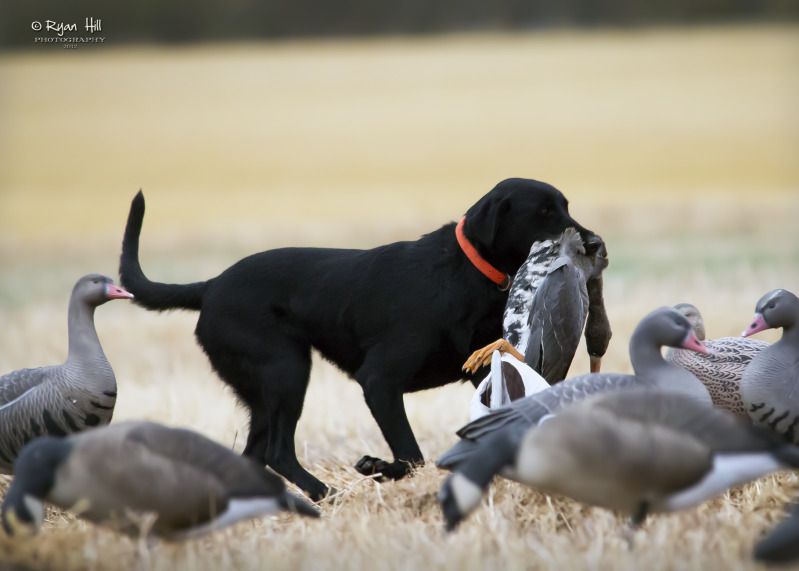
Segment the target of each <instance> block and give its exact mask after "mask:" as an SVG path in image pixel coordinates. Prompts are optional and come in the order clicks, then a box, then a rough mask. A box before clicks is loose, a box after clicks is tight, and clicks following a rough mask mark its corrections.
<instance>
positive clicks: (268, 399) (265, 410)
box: [248, 347, 328, 500]
mask: <svg viewBox="0 0 799 571" xmlns="http://www.w3.org/2000/svg"><path fill="white" fill-rule="evenodd" d="M278 358H279V359H280V360H271V361H270V362H269V364H268V365H262V366H261V367H259V373H258V377H259V379H260V381H261V403H260V406H257V407H253V410H252V415H253V416H252V420H253V422H252V427H253V428H257V429H261V430H260V432H258V433H257V434H256V435H255V436H254V440H253V442H252V443H250V442H249V441H248V446H251V450H252V452H253V453H258V452H260V453H262V456H261V458H262V460H263V462H264V463H265V464H267V465H268V466H269V467H270V468H272V469H273V470H275V471H276V472H277V473H278V474H280V475H282V476H283V477H285V478H287V479H288V480H290V481H291V482H294V483H295V484H297V486H299V487H300V488H301V489H302V490H303V491H305V492H306V493H307V494H308V496H309V497H310V498H311V499H313V500H320V499H322V498H324V497H325V496H326V495H327V493H328V488H327V486H325V485H324V484H323V483H322V482H320V481H319V480H318V479H317V478H315V477H314V476H313V475H312V474H310V473H309V472H308V471H307V470H305V468H303V467H302V466H301V465H300V462H299V460H298V459H297V453H296V450H295V447H294V435H295V431H296V429H297V422H298V421H299V419H300V415H301V414H302V405H303V401H304V399H305V390H306V389H307V388H308V376H309V374H310V371H311V355H310V348H309V347H304V348H301V349H300V348H295V350H293V351H281V353H280V357H278ZM264 424H265V425H266V426H265V427H263V425H264ZM262 427H263V428H262Z"/></svg>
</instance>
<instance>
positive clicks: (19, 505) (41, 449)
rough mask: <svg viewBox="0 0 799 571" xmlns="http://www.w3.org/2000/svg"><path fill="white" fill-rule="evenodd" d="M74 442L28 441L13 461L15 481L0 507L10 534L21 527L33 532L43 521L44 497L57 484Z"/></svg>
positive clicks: (44, 438)
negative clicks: (57, 471)
mask: <svg viewBox="0 0 799 571" xmlns="http://www.w3.org/2000/svg"><path fill="white" fill-rule="evenodd" d="M71 448H72V445H71V444H70V443H69V442H68V441H67V440H65V439H63V438H55V437H52V436H43V437H41V438H37V439H36V440H33V441H32V442H30V443H29V444H27V445H26V446H25V447H24V448H23V449H22V451H21V452H20V454H19V456H18V457H17V459H16V461H15V462H14V480H13V481H12V482H11V486H10V487H9V488H8V492H7V493H6V497H5V499H4V500H3V506H2V508H0V516H1V517H2V522H3V529H5V531H6V533H7V534H9V535H13V534H14V532H15V531H16V530H17V529H18V528H19V527H22V528H23V529H25V528H28V529H31V530H32V531H33V532H36V531H38V530H39V528H40V527H41V526H42V522H43V520H44V506H43V504H42V502H43V500H44V499H45V498H46V497H47V495H48V494H49V493H50V491H51V490H52V488H53V485H54V484H55V474H56V470H57V469H58V467H59V466H61V464H62V463H63V462H64V460H66V458H67V457H68V456H69V453H70V450H71Z"/></svg>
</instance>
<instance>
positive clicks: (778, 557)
mask: <svg viewBox="0 0 799 571" xmlns="http://www.w3.org/2000/svg"><path fill="white" fill-rule="evenodd" d="M754 556H755V559H757V560H758V561H762V562H763V563H790V562H791V561H796V560H797V559H799V504H794V505H793V508H792V509H791V513H790V515H789V516H788V518H787V519H785V520H784V521H782V522H780V523H779V524H778V525H777V527H775V528H774V529H773V530H772V531H771V532H769V534H768V535H766V537H764V538H763V539H761V540H760V541H759V542H758V543H757V545H756V546H755V553H754Z"/></svg>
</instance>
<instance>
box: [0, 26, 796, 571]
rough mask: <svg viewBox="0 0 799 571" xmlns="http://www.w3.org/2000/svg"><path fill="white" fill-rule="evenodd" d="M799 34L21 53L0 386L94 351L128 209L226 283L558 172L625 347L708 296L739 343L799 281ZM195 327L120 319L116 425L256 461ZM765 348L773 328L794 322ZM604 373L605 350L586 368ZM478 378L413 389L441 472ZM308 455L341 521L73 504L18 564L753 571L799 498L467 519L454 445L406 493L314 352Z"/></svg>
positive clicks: (526, 511)
mask: <svg viewBox="0 0 799 571" xmlns="http://www.w3.org/2000/svg"><path fill="white" fill-rule="evenodd" d="M797 38H799V34H797V29H796V28H791V27H737V28H696V29H690V30H649V31H639V32H634V31H628V32H624V31H614V32H591V33H582V34H577V33H567V32H557V33H554V32H553V33H541V34H536V35H518V36H491V35H488V36H451V37H443V38H431V39H413V40H410V39H389V40H363V41H337V42H304V43H293V42H289V43H281V44H247V45H232V46H200V47H191V48H169V49H166V48H150V47H140V48H110V49H109V48H103V49H99V50H84V51H80V52H79V53H62V52H60V51H47V50H39V49H36V50H31V51H29V52H21V53H5V54H0V124H2V127H0V323H2V327H0V373H3V372H6V371H10V370H12V369H16V368H20V367H24V366H37V365H42V364H51V363H56V362H59V361H60V360H62V359H63V358H64V356H65V352H66V303H67V299H68V295H69V291H70V289H71V287H72V284H73V283H74V281H75V280H76V279H77V278H78V277H79V276H81V275H83V274H84V273H88V272H91V271H99V272H103V273H106V274H109V275H112V276H114V277H116V269H117V258H118V255H119V243H120V241H121V235H122V229H123V226H124V222H125V218H126V215H127V208H128V205H129V201H130V199H131V198H132V197H133V195H134V194H135V192H136V191H137V190H138V189H139V188H143V190H144V192H145V195H146V197H147V201H148V212H147V215H146V217H145V226H144V231H143V236H142V264H143V266H144V269H145V271H146V272H147V273H148V274H149V275H150V277H152V278H153V279H158V280H160V281H175V282H187V281H194V280H197V279H204V278H207V277H210V276H213V275H215V274H216V273H218V272H220V271H221V270H223V269H224V268H225V267H227V266H228V265H230V264H231V263H233V262H234V261H236V260H237V259H239V258H241V257H243V256H244V255H247V254H250V253H252V252H255V251H259V250H263V249H268V248H272V247H278V246H283V245H317V246H336V247H339V246H345V247H371V246H376V245H379V244H382V243H385V242H388V241H392V240H400V239H413V238H415V237H417V236H419V235H420V234H422V233H424V232H426V231H429V230H432V229H434V228H436V227H437V226H438V225H440V224H443V223H445V222H448V221H451V220H456V219H457V218H458V217H459V216H460V215H461V214H462V213H463V212H464V211H465V210H466V209H467V208H468V207H469V205H470V204H471V203H473V202H474V201H476V200H477V199H478V198H479V197H480V196H481V195H482V194H483V193H485V192H486V191H488V190H489V189H490V188H491V187H492V186H493V185H494V184H495V183H496V182H497V181H499V180H501V179H502V178H506V177H509V176H525V177H531V178H539V179H541V180H546V181H548V182H551V183H553V184H555V185H556V186H558V187H559V188H561V190H563V191H564V192H565V193H566V195H567V196H568V197H569V199H570V201H571V211H572V214H573V215H574V216H575V218H576V219H578V220H579V221H580V222H581V223H582V224H583V225H585V226H587V227H589V228H592V229H594V230H595V231H597V232H599V233H600V234H602V235H603V237H604V238H605V239H606V242H607V244H608V249H609V252H610V260H611V264H610V267H609V268H608V270H607V271H606V274H605V276H606V277H605V284H606V285H605V288H606V289H605V291H606V302H607V307H608V312H609V315H610V318H611V323H612V326H613V331H614V337H613V340H612V342H611V346H610V349H609V351H608V355H607V356H606V359H605V368H606V370H613V371H629V370H630V367H629V363H628V359H627V342H628V339H629V335H630V333H631V331H632V329H633V327H634V326H635V324H636V323H637V321H638V319H639V318H640V317H641V316H642V315H643V314H644V313H646V312H648V311H649V310H650V309H652V308H654V307H657V306H660V305H666V304H673V303H677V302H681V301H690V302H692V303H695V304H696V305H697V306H699V307H700V308H701V309H702V310H703V312H704V314H705V318H706V321H707V326H708V334H709V336H711V337H719V336H724V335H736V334H738V333H739V332H740V331H741V330H742V329H743V327H744V326H745V325H746V324H747V322H748V320H749V319H750V317H751V314H752V311H753V309H754V304H755V302H756V300H757V299H758V297H759V296H760V295H762V294H763V293H765V292H766V291H768V290H770V289H773V288H775V287H785V288H788V289H792V290H794V291H796V290H799V224H798V223H797V221H799V161H797V157H799V107H797V105H796V102H797V101H799V74H797V69H799V40H797ZM195 320H196V315H193V314H191V313H182V312H172V313H166V314H160V315H159V314H154V313H149V312H146V311H144V310H142V309H140V308H137V307H135V306H133V305H132V304H128V303H126V302H112V303H109V304H107V305H105V306H103V307H101V308H99V309H98V311H97V315H96V323H97V329H98V332H99V335H100V338H101V340H102V342H103V345H104V347H105V350H106V353H107V355H108V357H109V360H110V361H111V363H112V365H113V367H114V369H115V371H116V376H117V381H118V384H119V399H118V405H117V410H116V412H115V416H114V418H115V420H117V421H118V420H123V419H133V418H145V419H151V420H157V421H159V422H164V423H167V424H172V425H182V426H188V427H191V428H193V429H195V430H198V431H200V432H202V433H204V434H206V435H208V436H211V437H213V438H215V439H216V440H218V441H220V442H223V443H225V444H227V445H230V446H232V447H233V448H235V449H237V450H240V449H241V448H242V447H243V445H244V441H245V439H246V430H247V418H246V415H245V414H244V412H243V410H242V409H241V408H240V407H239V406H238V405H237V404H236V401H235V399H234V397H233V395H232V393H231V391H230V390H228V389H227V388H226V387H225V386H224V385H223V384H222V383H221V381H219V380H218V379H217V378H216V376H215V375H214V374H213V372H212V371H211V370H210V367H209V365H208V362H207V360H206V358H205V356H204V355H203V354H202V352H201V350H200V349H199V347H198V346H197V344H196V343H195V341H194V338H193V333H192V331H193V328H194V323H195ZM760 337H762V338H765V339H768V340H773V339H775V338H776V337H775V335H774V333H773V332H771V333H769V334H763V335H761V336H760ZM587 369H588V359H587V357H586V356H585V355H584V352H583V350H582V349H581V350H580V351H579V353H578V356H577V358H576V359H575V362H574V364H573V366H572V371H571V373H572V374H577V373H582V372H584V371H587ZM470 396H471V388H470V386H469V385H463V384H453V385H450V386H447V387H444V388H441V389H436V390H432V391H427V392H423V393H419V394H413V395H408V396H407V397H406V406H407V408H408V414H409V417H410V421H411V424H412V426H413V428H414V430H415V433H416V436H417V439H418V441H419V443H420V445H421V447H422V450H423V452H424V454H425V456H426V458H428V459H433V458H435V457H436V456H437V455H438V454H439V453H441V452H442V451H443V450H444V449H445V448H446V447H447V446H448V445H450V444H451V443H452V442H453V432H454V431H455V430H456V429H457V428H458V427H459V426H461V424H462V423H463V422H464V420H465V418H466V414H467V410H468V401H469V398H470ZM305 402H306V404H305V410H304V413H303V416H302V419H301V421H300V425H299V428H298V435H297V448H298V453H299V455H300V460H301V462H303V464H304V465H305V466H306V467H308V468H309V470H311V471H312V472H313V473H314V474H316V475H317V476H318V477H320V478H321V479H322V480H324V481H325V482H327V483H329V484H331V485H333V486H334V487H336V488H337V489H338V490H340V494H339V495H338V496H337V497H336V498H334V499H333V500H330V501H327V502H325V503H323V504H322V505H321V506H320V507H321V509H322V512H323V517H322V519H321V520H319V521H308V520H304V519H300V518H296V517H291V516H279V517H274V518H266V519H264V520H261V521H255V522H247V523H242V524H239V525H237V526H235V527H233V528H231V529H229V530H226V531H223V532H220V533H216V534H214V535H213V536H210V537H208V538H205V539H202V540H199V541H194V542H190V543H185V544H179V545H172V544H166V543H158V544H148V543H146V542H144V541H136V540H130V539H127V538H121V537H117V536H115V535H113V534H111V533H109V532H106V531H104V530H102V529H99V528H96V527H93V526H91V525H87V524H85V523H83V522H80V521H78V520H75V519H74V518H73V517H71V516H69V515H65V514H63V513H61V512H58V511H55V510H52V511H51V512H50V515H49V518H48V523H47V525H46V527H45V529H44V530H43V532H42V533H41V534H40V535H39V536H38V537H37V538H36V539H35V540H28V541H16V542H11V541H9V540H7V539H6V538H4V537H2V538H0V560H2V561H7V562H10V561H22V562H26V563H27V564H28V565H29V566H31V567H34V568H51V569H83V568H91V569H123V568H124V569H127V568H131V569H136V568H137V569H164V570H170V571H172V570H177V569H223V568H228V569H250V568H272V569H298V568H299V569H314V570H318V569H339V568H358V569H360V568H370V569H406V568H407V569H416V568H421V569H424V568H436V569H502V568H525V569H544V568H561V569H607V568H615V569H722V568H724V569H733V568H735V569H737V568H743V569H746V568H750V567H753V564H751V563H750V562H749V553H750V551H751V547H752V544H753V542H754V540H755V539H756V538H757V537H758V536H759V534H760V533H762V531H763V530H764V529H765V528H767V527H769V526H770V525H773V523H774V522H775V521H776V520H777V518H779V516H780V513H781V506H782V505H783V503H784V502H785V501H786V500H787V499H788V498H790V497H793V496H794V495H796V494H797V493H799V481H797V478H796V477H795V476H793V475H782V476H779V477H769V478H764V479H762V480H760V481H758V482H756V483H754V484H752V485H749V486H746V487H744V488H742V489H739V490H734V491H732V492H731V493H729V494H727V495H725V496H724V497H722V498H719V499H718V500H715V501H712V502H709V503H707V504H704V505H703V506H701V507H699V508H697V509H694V510H690V511H687V512H684V513H680V514H676V515H671V516H666V517H656V518H653V519H652V520H651V521H649V522H648V523H647V524H646V525H645V526H644V527H643V528H642V529H641V530H640V531H638V532H637V533H636V534H635V539H634V543H633V545H632V547H630V546H628V544H627V543H626V541H625V540H624V536H623V531H624V527H625V520H624V519H623V518H621V517H617V516H615V515H613V514H611V513H608V512H605V511H603V510H599V509H592V508H587V507H584V506H581V505H579V504H576V503H574V502H571V501H569V500H564V499H561V498H550V497H547V496H545V495H542V494H539V493H537V492H534V491H530V490H527V489H523V488H521V487H520V486H518V485H515V484H511V483H508V482H504V481H502V482H497V483H496V485H495V486H493V488H492V490H491V493H490V494H489V495H488V496H487V500H486V502H485V503H484V505H483V506H482V507H481V508H480V509H479V510H478V511H477V512H476V513H475V514H474V517H472V518H471V519H470V520H469V521H468V522H466V523H465V525H463V526H462V527H461V528H460V529H459V530H458V532H457V533H454V534H452V535H450V536H447V535H445V533H444V532H443V525H442V520H441V517H440V513H439V511H438V507H437V504H436V502H435V494H436V492H437V490H438V487H439V485H440V483H441V481H442V479H443V474H441V473H440V472H439V471H437V470H436V468H435V467H433V466H432V462H430V463H429V464H430V465H428V466H426V467H424V468H423V469H421V470H419V471H418V473H417V474H416V475H415V476H414V477H413V478H409V479H406V480H403V481H400V482H391V483H385V484H379V483H376V482H373V481H372V480H370V479H364V478H362V477H361V476H359V475H358V474H357V473H356V472H355V470H354V469H352V467H351V466H352V465H353V464H354V462H355V461H356V460H357V459H358V458H360V457H361V456H362V455H363V454H366V453H368V454H373V455H376V456H383V457H387V456H388V455H389V451H388V448H387V446H386V444H385V443H384V441H383V440H382V438H381V436H380V433H379V430H378V428H377V426H376V424H375V422H374V420H373V419H372V418H371V415H370V414H369V412H368V410H367V408H366V405H365V404H364V402H363V398H362V395H361V394H360V390H359V388H358V386H357V385H356V384H355V383H353V382H352V381H349V380H347V379H346V378H345V377H344V376H343V375H342V374H341V373H339V372H338V371H337V370H336V369H335V368H334V367H333V366H331V365H330V364H327V363H325V362H323V361H322V360H321V359H318V358H316V359H315V361H314V367H313V372H312V378H311V383H310V387H309V391H308V395H307V398H306V401H305Z"/></svg>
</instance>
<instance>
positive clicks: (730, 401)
mask: <svg viewBox="0 0 799 571" xmlns="http://www.w3.org/2000/svg"><path fill="white" fill-rule="evenodd" d="M674 309H676V310H677V311H679V312H680V313H681V314H683V315H684V316H685V318H686V319H687V320H688V321H689V322H690V323H691V326H692V327H693V328H694V331H695V332H696V336H697V338H698V339H699V340H700V341H703V342H704V344H705V346H706V347H707V348H708V349H709V350H710V353H696V352H694V351H686V350H685V349H672V348H669V350H668V351H666V361H668V362H669V363H673V364H674V365H677V366H678V367H682V368H683V369H686V370H688V371H690V372H691V373H693V374H694V376H695V377H696V378H697V379H699V380H700V381H701V382H702V384H704V385H705V387H707V390H708V392H709V393H710V398H712V399H713V404H715V405H716V406H719V407H721V408H724V409H726V410H729V411H730V412H733V413H735V414H737V415H738V416H741V417H743V418H746V419H749V415H748V414H747V413H746V410H745V409H744V403H743V400H742V398H741V378H742V377H743V372H744V370H745V369H746V367H747V366H748V365H749V363H750V362H751V361H752V358H754V356H755V355H757V354H758V353H759V352H760V351H762V350H763V349H765V348H766V347H768V343H765V342H763V341H758V340H756V339H744V338H742V337H720V338H718V339H711V340H706V339H705V321H704V319H703V318H702V314H701V313H700V312H699V309H697V308H696V306H694V305H691V304H690V303H680V304H677V305H675V306H674Z"/></svg>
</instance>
